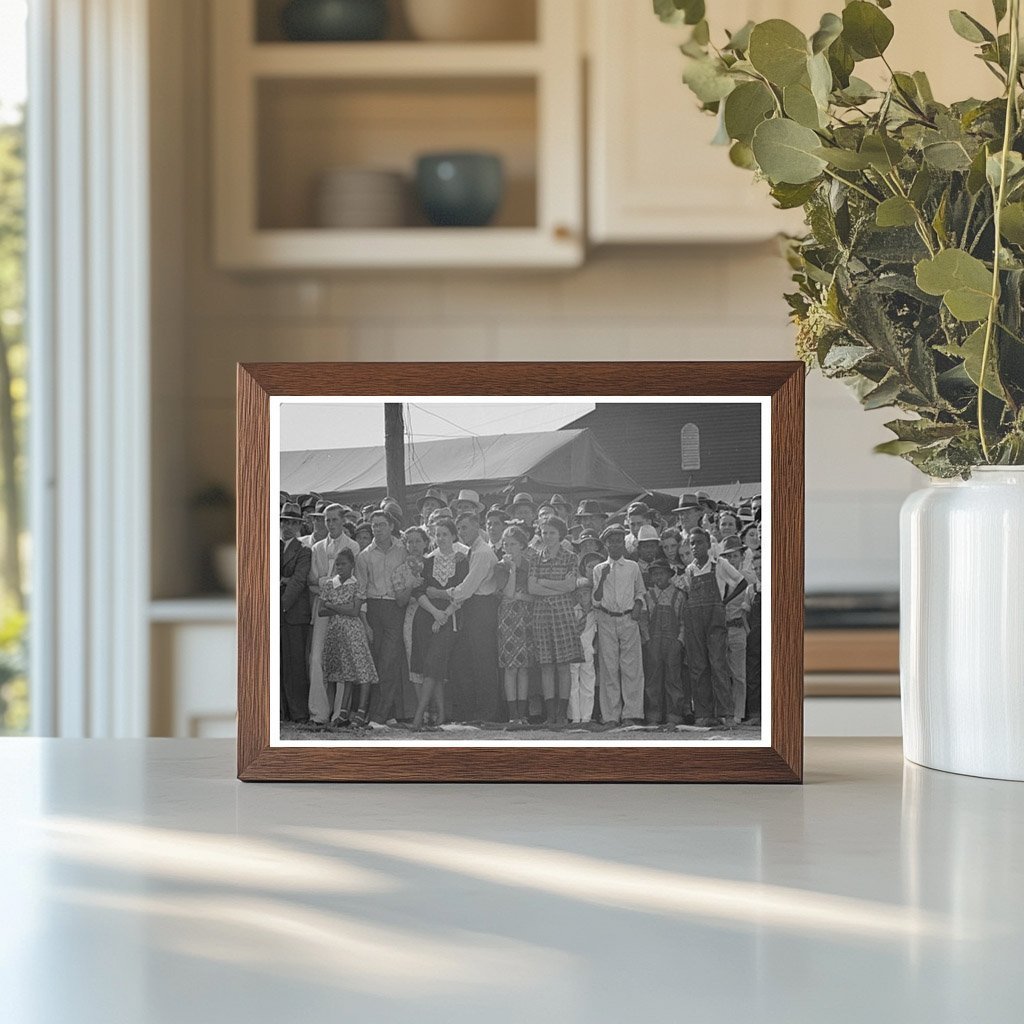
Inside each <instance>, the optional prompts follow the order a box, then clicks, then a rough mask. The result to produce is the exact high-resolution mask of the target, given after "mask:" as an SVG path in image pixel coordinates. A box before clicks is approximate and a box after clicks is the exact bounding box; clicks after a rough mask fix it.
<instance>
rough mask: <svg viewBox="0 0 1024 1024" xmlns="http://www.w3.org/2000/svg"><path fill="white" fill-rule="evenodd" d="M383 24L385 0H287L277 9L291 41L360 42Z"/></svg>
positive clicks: (374, 34)
mask: <svg viewBox="0 0 1024 1024" xmlns="http://www.w3.org/2000/svg"><path fill="white" fill-rule="evenodd" d="M387 27H388V5H387V0H290V2H289V3H288V4H286V5H285V7H284V10H282V11H281V28H282V29H283V31H284V34H285V37H286V38H287V39H291V40H293V41H295V42H304V43H312V42H317V43H339V42H362V41H367V40H371V39H380V38H382V37H383V35H384V33H385V32H386V31H387Z"/></svg>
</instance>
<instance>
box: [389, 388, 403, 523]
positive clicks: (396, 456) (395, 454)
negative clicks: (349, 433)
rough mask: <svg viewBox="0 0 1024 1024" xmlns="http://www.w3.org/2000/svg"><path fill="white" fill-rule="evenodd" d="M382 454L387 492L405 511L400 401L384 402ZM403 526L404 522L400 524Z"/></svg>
mask: <svg viewBox="0 0 1024 1024" xmlns="http://www.w3.org/2000/svg"><path fill="white" fill-rule="evenodd" d="M384 456H385V463H386V465H387V474H388V494H390V495H391V497H392V498H394V499H395V501H397V502H398V504H399V505H401V506H402V511H403V513H404V511H405V420H404V418H403V416H402V403H401V402H385V403H384ZM402 525H403V527H404V525H405V524H404V523H403V524H402Z"/></svg>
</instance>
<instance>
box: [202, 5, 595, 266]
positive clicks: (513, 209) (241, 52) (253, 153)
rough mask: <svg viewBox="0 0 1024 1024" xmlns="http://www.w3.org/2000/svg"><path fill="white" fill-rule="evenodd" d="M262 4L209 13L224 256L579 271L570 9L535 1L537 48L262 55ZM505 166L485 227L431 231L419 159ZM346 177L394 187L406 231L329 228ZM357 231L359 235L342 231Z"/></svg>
mask: <svg viewBox="0 0 1024 1024" xmlns="http://www.w3.org/2000/svg"><path fill="white" fill-rule="evenodd" d="M264 16H265V13H264V12H263V11H262V10H261V9H260V8H259V6H258V5H254V2H253V0H218V3H217V4H216V5H215V6H214V7H213V10H212V19H213V33H214V45H213V61H214V66H213V85H214V110H213V118H212V132H213V136H212V152H213V161H214V166H213V175H214V209H213V245H214V253H215V259H216V262H217V264H218V265H219V266H221V267H223V268H226V269H238V270H260V269H266V270H272V269H317V268H321V269H330V268H351V267H360V268H372V267H381V268H383V267H509V266H520V267H571V266H576V265H578V264H579V263H581V262H582V259H583V249H584V238H583V233H584V228H583V216H582V192H583V188H582V175H583V162H582V96H581V89H582V66H581V58H580V47H579V40H578V31H579V25H578V15H577V7H576V5H575V4H570V3H565V2H564V0H537V8H536V16H537V32H536V36H537V38H536V39H535V40H530V41H508V42H493V43H492V42H480V43H427V42H416V41H413V40H410V39H397V40H389V41H381V42H369V43H294V42H281V41H261V40H262V39H264V38H265V34H264V35H261V34H260V32H259V30H258V28H257V25H256V22H255V19H257V18H258V17H264ZM452 151H458V152H482V153H492V154H495V155H497V156H498V157H500V159H501V162H502V167H503V173H504V182H505V184H504V191H503V197H502V201H501V204H500V207H499V209H498V212H497V213H496V214H495V216H494V218H493V219H492V220H491V222H490V223H489V224H488V225H487V226H485V227H477V228H452V227H434V226H431V225H430V224H429V222H428V220H427V218H426V216H425V215H424V213H423V212H422V210H421V208H420V204H419V203H418V202H417V200H416V195H415V187H414V180H415V167H416V162H417V159H418V157H419V156H421V155H423V154H426V153H437V152H443V153H447V152H452ZM339 169H345V170H349V169H360V170H362V169H367V170H373V171H384V172H389V173H391V174H392V175H394V174H397V175H399V176H400V179H401V181H402V185H401V188H402V189H403V190H404V192H403V197H402V202H401V206H402V213H401V216H400V218H397V219H395V218H392V223H394V224H397V225H398V226H387V227H385V226H381V227H359V228H358V229H353V228H348V227H346V228H338V227H334V226H329V225H328V226H324V225H325V221H324V220H323V219H322V215H320V214H318V212H317V211H318V205H317V202H316V195H317V191H318V188H320V187H321V184H322V182H323V181H324V179H325V176H326V175H328V174H329V173H331V172H335V171H337V170H339ZM347 223H351V221H347Z"/></svg>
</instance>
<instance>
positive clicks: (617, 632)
mask: <svg viewBox="0 0 1024 1024" xmlns="http://www.w3.org/2000/svg"><path fill="white" fill-rule="evenodd" d="M601 540H602V541H603V542H604V544H605V546H606V548H607V551H608V558H607V559H605V561H603V562H601V563H600V564H599V565H596V566H594V609H595V613H596V617H597V656H598V663H599V668H600V682H599V687H600V692H601V718H602V719H603V720H604V723H605V724H606V725H609V724H615V723H618V722H621V721H629V722H634V723H642V722H643V720H644V669H643V659H642V656H641V648H640V613H641V609H642V608H643V603H644V596H645V594H646V590H645V588H644V579H643V574H642V573H641V572H640V566H639V565H637V563H636V562H633V561H631V560H630V559H628V558H626V557H625V556H626V531H625V529H624V528H623V527H622V526H620V525H618V524H614V525H612V526H608V527H606V528H605V529H604V531H603V532H602V533H601Z"/></svg>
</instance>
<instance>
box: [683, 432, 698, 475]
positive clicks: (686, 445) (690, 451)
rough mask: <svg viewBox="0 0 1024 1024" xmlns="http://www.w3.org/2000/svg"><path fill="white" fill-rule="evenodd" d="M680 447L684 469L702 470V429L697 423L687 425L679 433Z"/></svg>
mask: <svg viewBox="0 0 1024 1024" xmlns="http://www.w3.org/2000/svg"><path fill="white" fill-rule="evenodd" d="M679 446H680V448H681V449H682V454H683V458H682V466H683V469H700V428H699V427H698V426H697V424H696V423H687V424H686V426H684V427H683V429H682V430H680V431H679Z"/></svg>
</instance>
